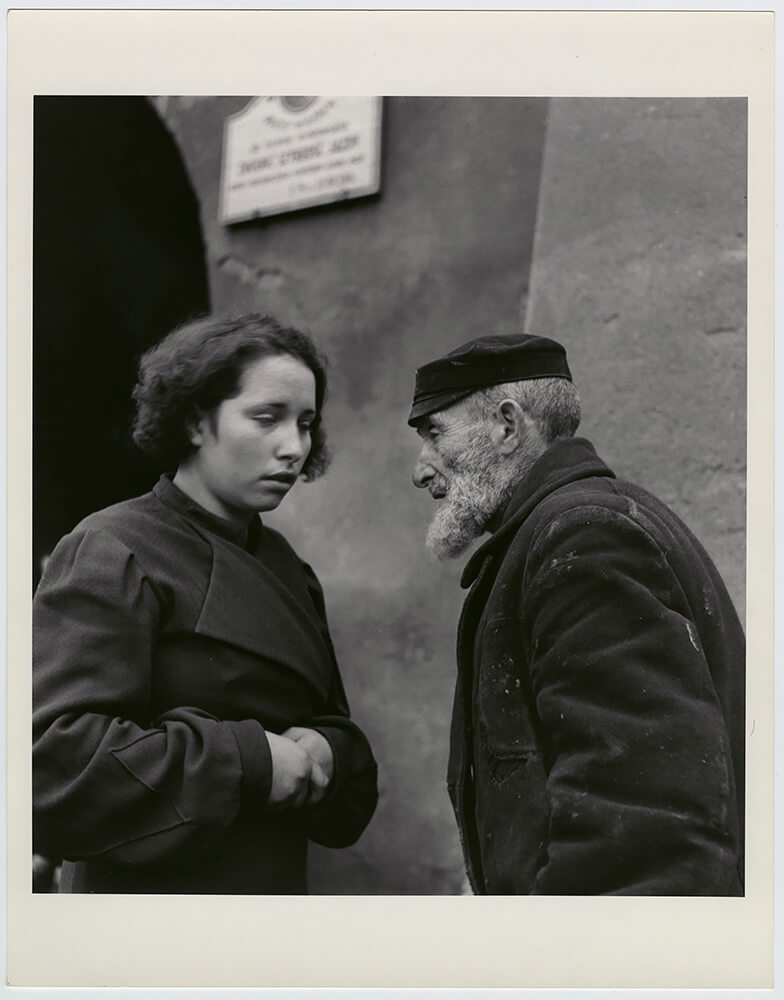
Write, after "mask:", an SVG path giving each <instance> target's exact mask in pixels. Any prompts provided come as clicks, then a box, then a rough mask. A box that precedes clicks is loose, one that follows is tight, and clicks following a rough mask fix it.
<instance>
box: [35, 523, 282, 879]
mask: <svg viewBox="0 0 784 1000" xmlns="http://www.w3.org/2000/svg"><path fill="white" fill-rule="evenodd" d="M160 614H161V600H160V598H159V595H158V594H156V592H155V590H154V588H153V585H152V584H151V582H150V580H149V578H148V577H147V575H146V574H145V573H144V571H143V569H142V568H141V567H140V566H139V564H138V562H137V560H136V559H135V557H134V555H133V554H132V553H131V552H130V551H129V550H128V549H127V548H126V547H125V546H123V545H122V543H121V542H120V541H118V540H117V539H116V538H115V537H113V536H112V535H111V534H109V533H107V532H105V531H88V532H86V533H78V534H72V535H69V536H67V537H66V538H65V539H63V540H62V542H61V543H60V544H59V545H58V546H57V548H56V549H55V551H54V553H53V554H52V556H51V558H50V560H49V564H48V566H47V568H46V572H45V574H44V577H43V579H42V581H41V584H40V585H39V588H38V591H37V593H36V595H35V599H34V602H33V703H34V704H33V709H34V711H33V813H34V840H35V849H36V850H37V851H40V852H42V853H44V854H49V855H51V856H56V857H65V858H68V859H70V860H82V859H86V858H95V857H100V858H104V859H106V860H111V861H114V862H121V863H130V864H149V863H156V862H159V861H164V860H168V859H171V858H173V857H175V856H176V857H180V856H182V854H183V852H185V853H186V854H188V853H190V852H197V853H198V852H200V851H202V850H208V849H209V848H210V847H211V846H212V845H213V844H214V843H216V842H217V841H218V840H219V839H220V838H221V837H222V836H223V834H224V832H225V830H226V829H227V827H228V826H230V825H231V823H232V822H233V821H234V819H235V818H236V816H237V814H238V812H239V810H240V808H241V806H243V804H244V803H247V802H261V803H264V802H266V800H267V797H268V794H269V788H270V784H271V780H272V766H271V758H270V753H269V746H268V743H267V739H266V735H265V733H264V730H263V728H262V727H261V726H260V725H259V724H258V723H257V722H255V721H250V720H248V721H240V722H221V721H218V720H217V719H215V718H214V717H212V716H211V715H209V714H207V713H206V712H203V711H201V710H199V709H196V708H190V707H187V706H184V707H181V708H177V709H176V710H174V711H170V712H167V713H166V714H165V715H163V716H161V717H160V718H158V719H150V718H149V705H150V686H151V667H152V658H153V649H154V645H155V642H156V636H157V634H158V630H159V622H160Z"/></svg>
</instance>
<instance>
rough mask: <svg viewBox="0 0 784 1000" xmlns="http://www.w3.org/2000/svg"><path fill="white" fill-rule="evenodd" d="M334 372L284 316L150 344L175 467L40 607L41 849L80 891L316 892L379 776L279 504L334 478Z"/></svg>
mask: <svg viewBox="0 0 784 1000" xmlns="http://www.w3.org/2000/svg"><path fill="white" fill-rule="evenodd" d="M325 391H326V376H325V368H324V364H323V362H322V360H321V359H320V357H319V355H318V353H317V351H316V349H315V347H314V345H313V343H312V342H311V341H310V340H309V338H308V337H307V336H305V335H304V334H303V333H300V332H299V331H297V330H294V329H290V328H289V329H284V328H281V326H280V325H279V324H278V323H276V322H275V321H274V320H272V319H270V318H269V317H260V316H256V315H252V316H246V317H242V318H240V319H238V320H215V319H206V320H199V321H196V322H195V323H191V324H188V325H186V326H184V327H181V328H179V329H178V330H175V331H174V332H173V333H171V334H170V335H169V336H168V337H167V338H165V339H164V340H163V341H162V342H161V343H160V344H159V345H158V346H156V347H154V348H153V349H152V350H151V351H149V352H148V353H147V354H146V355H145V356H144V357H143V358H142V362H141V365H140V375H139V382H138V384H137V386H136V389H135V390H134V398H135V400H136V403H137V417H136V423H135V428H134V440H135V441H136V443H137V444H138V445H139V447H141V448H142V449H143V450H144V451H145V452H147V453H148V454H149V455H151V456H152V457H153V458H154V459H155V460H157V461H158V462H159V463H160V467H161V468H162V469H166V470H169V471H168V473H167V474H164V475H163V476H161V478H160V480H159V481H158V483H157V485H156V486H155V487H154V489H153V490H152V491H151V492H150V493H147V494H145V495H144V496H141V497H137V498H136V499H133V500H128V501H125V502H123V503H119V504H116V505H115V506H112V507H109V508H107V509H106V510H103V511H99V512H98V513H95V514H91V515H90V516H89V517H87V518H86V519H85V520H84V521H82V522H81V523H80V524H79V525H77V527H76V528H75V529H74V530H73V531H72V532H71V533H70V534H68V535H67V536H66V537H65V538H63V539H62V540H61V541H60V542H59V544H58V545H57V547H56V548H55V550H54V552H53V553H52V556H51V558H50V559H49V562H48V565H47V567H46V571H45V573H44V576H43V579H42V581H41V583H40V585H39V588H38V590H37V592H36V595H35V600H34V619H33V627H34V643H33V645H34V673H33V678H34V719H33V725H34V733H33V775H34V776H33V811H34V849H35V850H36V851H38V852H40V853H42V854H45V855H56V856H57V857H63V858H65V859H67V860H66V861H65V862H64V864H63V869H62V876H61V880H60V891H61V892H62V891H70V892H155V893H177V892H199V893H211V892H214V893H302V892H305V891H306V882H305V861H306V850H307V843H308V840H313V841H316V842H317V843H320V844H325V845H328V846H330V847H342V846H346V845H348V844H351V843H353V842H354V841H355V840H356V839H357V838H358V837H359V835H360V834H361V833H362V831H363V829H364V828H365V826H366V825H367V823H368V821H369V820H370V817H371V816H372V814H373V811H374V808H375V804H376V799H377V790H376V765H375V761H374V759H373V755H372V753H371V750H370V747H369V745H368V743H367V740H366V739H365V737H364V736H363V734H362V733H361V732H360V730H359V729H358V728H357V726H356V725H354V723H353V722H352V721H351V720H350V718H349V710H348V705H347V702H346V697H345V694H344V691H343V686H342V683H341V679H340V674H339V672H338V667H337V664H336V662H335V657H334V652H333V649H332V644H331V641H330V637H329V632H328V629H327V623H326V619H325V613H324V602H323V598H322V594H321V589H320V587H319V584H318V581H317V580H316V578H315V576H314V575H313V572H312V571H311V570H310V568H309V567H308V566H307V565H305V564H304V563H303V562H301V561H300V559H299V558H298V557H297V556H296V554H295V553H294V551H293V550H292V549H291V547H290V546H289V545H288V543H287V542H286V541H285V540H284V538H283V537H282V536H281V535H280V534H278V533H277V532H276V531H273V530H272V529H270V528H268V527H267V526H265V525H264V524H263V522H262V520H261V518H260V517H259V516H258V515H259V513H260V512H264V511H269V510H274V509H275V508H276V507H277V506H278V505H279V504H280V503H281V501H282V500H283V499H284V498H285V496H286V494H287V493H288V492H289V490H290V489H291V488H292V486H293V485H294V483H295V482H296V481H297V479H299V478H304V479H306V480H311V479H314V478H316V477H317V476H318V475H320V474H321V473H322V472H323V471H324V469H325V468H326V464H327V452H326V447H325V438H324V431H323V427H322V421H321V415H322V407H323V404H324V395H325Z"/></svg>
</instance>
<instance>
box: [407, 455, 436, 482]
mask: <svg viewBox="0 0 784 1000" xmlns="http://www.w3.org/2000/svg"><path fill="white" fill-rule="evenodd" d="M433 476H435V469H434V468H433V466H432V465H431V464H430V463H429V462H426V461H425V460H424V459H423V458H422V456H421V455H420V456H419V458H418V459H417V462H416V465H415V466H414V471H413V473H412V475H411V481H412V482H413V484H414V486H416V487H417V488H418V489H420V490H421V489H424V488H425V487H426V486H427V485H428V483H430V482H431V481H432V479H433Z"/></svg>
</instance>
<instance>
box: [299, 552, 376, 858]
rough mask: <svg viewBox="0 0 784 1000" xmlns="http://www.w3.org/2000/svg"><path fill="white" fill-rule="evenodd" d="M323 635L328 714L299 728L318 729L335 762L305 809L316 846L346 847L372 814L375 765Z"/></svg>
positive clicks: (312, 586)
mask: <svg viewBox="0 0 784 1000" xmlns="http://www.w3.org/2000/svg"><path fill="white" fill-rule="evenodd" d="M305 572H306V578H307V582H308V590H309V591H310V594H311V598H312V599H313V603H314V604H315V606H316V610H317V611H318V613H319V617H320V618H321V619H322V621H323V622H324V626H325V629H326V626H327V620H326V610H325V607H324V597H323V594H322V591H321V586H320V585H319V583H318V580H317V579H316V577H315V575H314V574H313V571H312V570H311V569H310V567H309V566H307V565H306V566H305ZM325 635H326V638H327V641H328V644H329V649H330V652H331V654H332V661H333V664H334V672H333V679H332V690H331V692H330V696H329V703H328V705H327V713H326V714H324V715H319V716H317V717H316V718H313V719H310V720H308V721H307V722H305V723H303V725H305V726H307V727H309V728H310V729H315V730H317V731H318V732H320V733H321V735H322V736H324V738H325V739H326V740H327V742H328V743H329V745H330V747H331V748H332V754H333V757H334V759H335V772H334V777H333V779H332V785H331V787H330V791H329V793H328V795H327V796H326V797H325V798H324V799H323V800H322V801H321V802H320V803H319V804H318V805H317V806H314V807H313V808H311V809H308V810H306V826H307V833H308V836H309V837H310V839H311V840H313V841H315V842H316V843H317V844H323V845H324V846H325V847H348V846H349V845H350V844H353V843H354V842H355V841H356V840H358V839H359V836H360V834H361V833H362V831H363V830H364V829H365V827H366V826H367V825H368V823H369V822H370V820H371V818H372V816H373V813H374V812H375V809H376V804H377V802H378V787H377V767H376V761H375V759H374V757H373V751H372V750H371V748H370V744H369V742H368V740H367V738H366V736H365V735H364V733H363V732H362V731H361V730H360V728H359V727H358V726H357V725H356V724H355V723H354V722H353V721H352V720H351V718H350V713H349V707H348V700H347V698H346V693H345V690H344V688H343V682H342V680H341V677H340V670H339V668H338V664H337V659H336V657H335V654H334V649H333V648H332V641H331V639H330V638H329V632H328V630H327V631H326V633H325Z"/></svg>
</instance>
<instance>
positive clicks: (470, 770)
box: [468, 764, 474, 781]
mask: <svg viewBox="0 0 784 1000" xmlns="http://www.w3.org/2000/svg"><path fill="white" fill-rule="evenodd" d="M468 776H469V778H470V779H471V781H473V780H474V765H473V764H469V765H468Z"/></svg>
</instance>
